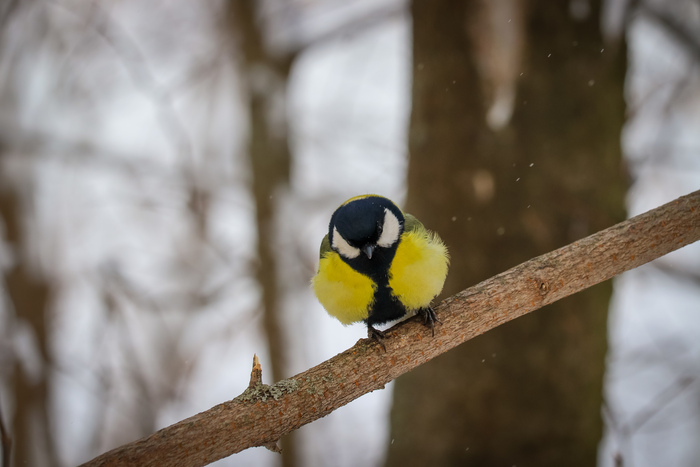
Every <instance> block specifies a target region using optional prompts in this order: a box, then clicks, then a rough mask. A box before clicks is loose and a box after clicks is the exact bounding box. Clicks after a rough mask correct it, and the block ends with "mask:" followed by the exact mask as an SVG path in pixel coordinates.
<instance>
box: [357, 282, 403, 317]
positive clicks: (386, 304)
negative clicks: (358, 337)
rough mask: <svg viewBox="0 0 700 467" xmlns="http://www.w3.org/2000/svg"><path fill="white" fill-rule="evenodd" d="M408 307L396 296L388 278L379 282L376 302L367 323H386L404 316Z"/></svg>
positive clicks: (375, 297)
mask: <svg viewBox="0 0 700 467" xmlns="http://www.w3.org/2000/svg"><path fill="white" fill-rule="evenodd" d="M405 314H406V308H405V307H404V306H403V305H402V304H401V302H400V301H399V300H398V299H397V298H396V297H394V295H393V294H392V293H391V289H390V288H389V284H388V280H386V281H381V282H380V283H379V284H378V287H377V291H376V292H375V294H374V303H373V304H372V308H371V310H370V312H369V318H367V319H366V320H365V322H366V323H367V324H370V325H374V324H384V323H387V322H389V321H393V320H395V319H399V318H403V316H404V315H405Z"/></svg>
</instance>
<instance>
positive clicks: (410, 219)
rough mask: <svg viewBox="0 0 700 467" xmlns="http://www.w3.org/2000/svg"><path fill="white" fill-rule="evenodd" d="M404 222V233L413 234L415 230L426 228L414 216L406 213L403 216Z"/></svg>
mask: <svg viewBox="0 0 700 467" xmlns="http://www.w3.org/2000/svg"><path fill="white" fill-rule="evenodd" d="M403 217H404V221H403V231H404V232H413V231H414V230H425V227H424V226H423V224H422V223H421V221H419V220H418V219H416V218H415V217H414V216H412V215H411V214H408V213H404V215H403Z"/></svg>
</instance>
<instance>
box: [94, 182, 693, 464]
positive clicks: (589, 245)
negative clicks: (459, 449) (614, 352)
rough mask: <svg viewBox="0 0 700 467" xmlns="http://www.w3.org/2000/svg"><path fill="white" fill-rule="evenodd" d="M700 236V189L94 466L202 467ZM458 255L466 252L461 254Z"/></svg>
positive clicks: (267, 440) (269, 441)
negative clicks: (430, 324) (429, 322)
mask: <svg viewBox="0 0 700 467" xmlns="http://www.w3.org/2000/svg"><path fill="white" fill-rule="evenodd" d="M699 239H700V191H696V192H694V193H691V194H689V195H687V196H683V197H681V198H678V199H677V200H675V201H672V202H670V203H668V204H665V205H663V206H661V207H659V208H656V209H653V210H651V211H648V212H646V213H644V214H641V215H639V216H637V217H634V218H632V219H628V220H627V221H625V222H621V223H619V224H617V225H614V226H612V227H610V228H608V229H605V230H603V231H600V232H598V233H595V234H593V235H591V236H589V237H586V238H584V239H582V240H579V241H577V242H574V243H572V244H570V245H567V246H565V247H563V248H560V249H558V250H555V251H552V252H550V253H547V254H545V255H542V256H539V257H537V258H534V259H532V260H530V261H527V262H525V263H523V264H520V265H519V266H516V267H514V268H512V269H509V270H508V271H505V272H503V273H501V274H499V275H497V276H494V277H492V278H490V279H487V280H485V281H483V282H481V283H480V284H477V285H475V286H473V287H470V288H468V289H466V290H464V291H462V292H460V293H458V294H456V295H454V296H452V297H450V298H448V299H447V300H445V301H443V302H442V303H441V304H440V305H439V306H438V307H437V312H438V314H439V316H440V319H441V320H442V326H440V327H439V328H438V329H437V332H436V335H435V337H431V336H430V331H429V330H427V329H426V328H425V327H424V326H423V325H422V324H420V323H419V322H418V321H417V320H415V319H412V320H408V321H404V322H403V323H400V324H398V325H396V326H394V327H393V328H391V329H390V330H389V331H388V335H389V336H390V337H389V338H388V339H387V340H386V341H385V344H386V347H387V352H383V351H382V350H381V348H380V347H379V346H378V345H377V344H376V343H374V342H372V341H368V340H366V339H362V340H360V341H359V342H358V343H357V344H355V346H353V347H352V348H350V349H348V350H346V351H345V352H343V353H341V354H338V355H336V356H335V357H333V358H331V359H330V360H327V361H325V362H323V363H321V364H320V365H318V366H316V367H314V368H311V369H309V370H307V371H305V372H303V373H300V374H298V375H296V376H294V377H292V378H289V379H286V380H282V381H280V382H278V383H276V384H274V385H272V386H268V385H264V384H262V383H257V384H255V385H254V386H253V387H249V388H248V389H246V391H245V392H243V394H241V395H240V396H238V397H236V398H235V399H233V400H231V401H228V402H224V403H223V404H219V405H217V406H215V407H213V408H211V409H209V410H207V411H206V412H202V413H199V414H197V415H195V416H193V417H190V418H188V419H186V420H183V421H181V422H178V423H175V424H174V425H171V426H169V427H167V428H163V429H162V430H160V431H158V432H156V433H155V434H153V435H151V436H148V437H146V438H143V439H140V440H138V441H135V442H133V443H129V444H126V445H124V446H121V447H119V448H117V449H114V450H112V451H110V452H107V453H106V454H103V455H101V456H99V457H97V458H95V459H93V460H92V461H90V462H88V463H86V464H84V465H85V466H103V465H110V466H122V465H124V466H126V465H143V466H155V465H158V466H171V465H178V466H185V465H187V466H199V465H206V464H208V463H210V462H213V461H215V460H218V459H221V458H224V457H226V456H229V455H231V454H233V453H236V452H239V451H242V450H244V449H247V448H249V447H253V446H265V445H268V446H269V445H273V443H275V442H276V441H277V440H279V439H280V437H281V436H283V435H284V434H286V433H289V432H291V431H293V430H295V429H297V428H299V427H301V426H303V425H305V424H307V423H310V422H312V421H314V420H316V419H318V418H321V417H323V416H325V415H328V414H329V413H331V412H332V411H334V410H335V409H337V408H339V407H342V406H343V405H345V404H347V403H349V402H351V401H352V400H354V399H357V398H358V397H360V396H362V395H363V394H366V393H368V392H371V391H374V390H377V389H382V388H383V387H384V385H385V384H386V383H388V382H389V381H391V380H393V379H395V378H396V377H398V376H400V375H402V374H404V373H406V372H408V371H410V370H412V369H413V368H415V367H417V366H418V365H421V364H423V363H425V362H427V361H429V360H431V359H432V358H434V357H436V356H438V355H440V354H442V353H444V352H446V351H448V350H449V349H451V348H453V347H456V346H457V345H459V344H461V343H463V342H465V341H467V340H469V339H472V338H473V337H476V336H478V335H479V334H482V333H484V332H486V331H488V330H490V329H492V328H494V327H496V326H499V325H501V324H504V323H506V322H508V321H511V320H513V319H515V318H517V317H519V316H522V315H524V314H526V313H529V312H531V311H534V310H536V309H538V308H541V307H543V306H545V305H548V304H550V303H552V302H555V301H557V300H560V299H562V298H564V297H567V296H569V295H571V294H574V293H576V292H579V291H581V290H584V289H586V288H588V287H591V286H593V285H595V284H598V283H600V282H603V281H605V280H607V279H610V278H611V277H613V276H615V275H617V274H620V273H622V272H625V271H628V270H630V269H633V268H636V267H638V266H641V265H642V264H645V263H647V262H649V261H652V260H654V259H656V258H658V257H660V256H663V255H665V254H667V253H669V252H671V251H674V250H676V249H678V248H681V247H683V246H685V245H688V244H690V243H693V242H695V241H697V240H699ZM455 260H457V259H455Z"/></svg>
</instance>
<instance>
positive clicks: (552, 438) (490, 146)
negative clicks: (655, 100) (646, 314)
mask: <svg viewBox="0 0 700 467" xmlns="http://www.w3.org/2000/svg"><path fill="white" fill-rule="evenodd" d="M479 5H480V4H479V3H478V2H474V1H472V2H464V1H460V0H453V1H444V2H431V1H429V0H414V2H413V5H412V12H413V32H414V63H413V110H412V115H411V123H410V125H411V127H410V142H409V145H410V152H411V160H410V165H409V175H408V202H407V210H408V211H409V212H411V213H413V214H415V215H417V216H418V217H419V218H420V219H422V220H423V221H424V223H425V224H426V226H428V227H429V228H432V229H435V230H436V231H438V232H439V233H440V235H441V236H442V238H443V239H444V240H445V241H446V243H447V244H448V246H449V247H450V251H451V256H452V266H451V271H450V276H449V277H448V282H447V284H446V288H445V291H444V292H445V294H446V295H447V294H452V293H454V292H456V291H457V290H460V289H462V288H464V287H466V286H469V285H472V284H475V283H477V282H479V281H481V280H483V279H485V278H487V277H489V276H491V275H493V274H496V273H498V272H501V271H504V270H506V269H507V268H509V267H512V266H514V265H516V264H518V263H520V262H522V261H524V260H527V259H529V258H532V257H534V256H536V255H539V254H542V253H544V252H546V251H549V250H552V249H555V248H557V247H560V246H562V245H564V244H566V243H569V242H571V241H573V240H576V239H578V238H581V237H583V236H585V235H588V234H590V233H592V232H594V231H597V230H599V229H602V228H604V227H607V226H609V225H612V224H613V223H615V222H617V221H619V220H621V219H623V217H624V211H623V195H624V189H625V184H624V182H623V175H622V169H621V154H620V132H621V129H622V124H623V120H624V103H623V92H622V91H623V80H624V72H625V66H626V63H625V60H624V57H621V56H619V55H617V56H615V55H614V54H612V53H610V52H607V53H603V50H602V49H603V47H604V46H603V44H602V38H601V34H600V31H599V23H600V1H592V2H590V3H585V5H583V7H586V6H588V7H590V10H589V11H588V12H587V13H586V11H585V9H584V10H582V11H579V12H578V13H581V14H580V15H579V19H576V20H575V19H573V18H572V16H571V14H570V13H571V12H570V9H569V2H547V1H545V0H539V1H532V2H529V3H528V4H527V5H526V6H524V8H526V10H525V11H524V12H523V15H524V16H523V17H522V18H523V20H524V37H525V44H524V59H523V65H522V70H521V71H522V73H523V74H522V75H521V77H520V78H519V80H518V87H517V97H516V101H515V102H516V105H515V110H514V114H513V118H512V120H511V123H510V125H509V126H508V127H506V128H505V129H503V130H501V131H500V132H498V133H494V132H493V131H492V130H491V129H489V127H487V126H486V123H485V118H484V116H485V113H486V103H485V102H486V99H485V98H484V92H483V91H482V90H483V89H485V88H484V86H483V85H482V82H481V81H480V80H479V74H478V73H477V65H476V63H477V61H476V60H475V57H474V54H473V50H474V45H473V41H470V40H469V38H470V37H471V38H474V39H476V40H477V41H478V40H482V39H483V38H480V37H479V36H478V35H476V34H471V35H467V32H466V29H467V24H468V21H469V19H471V18H474V17H475V15H476V14H477V13H478V12H477V11H476V9H477V8H478V6H479ZM502 20H503V21H508V20H509V18H502ZM513 21H517V18H513ZM620 50H622V48H620ZM610 292H611V285H610V283H606V284H603V285H601V286H597V287H593V288H592V289H589V290H587V291H585V292H582V293H579V294H577V295H575V296H572V297H570V298H568V299H565V300H562V301H561V302H557V303H556V304H553V305H550V306H548V307H547V308H545V309H544V310H541V311H538V312H536V313H533V314H531V315H527V316H525V317H523V318H520V319H518V320H516V321H514V322H512V323H509V324H506V325H504V326H501V327H499V328H497V329H495V330H493V331H490V332H489V333H487V334H486V335H483V336H481V337H479V338H477V339H474V340H472V341H470V342H467V343H466V344H464V345H463V346H461V347H459V348H457V349H455V350H454V351H452V352H449V353H447V354H445V355H443V356H441V357H439V358H437V359H435V360H434V361H432V362H430V363H429V364H427V365H424V366H422V367H420V368H418V369H417V370H415V371H413V372H411V373H409V374H407V375H405V376H403V377H401V378H399V380H398V381H397V383H396V386H395V398H394V406H393V409H392V418H391V423H392V428H391V429H392V434H391V438H392V444H391V445H390V448H389V455H388V459H387V464H388V465H390V466H391V465H397V466H399V465H400V466H406V465H409V466H410V465H421V466H424V465H425V466H429V465H441V466H442V465H478V466H490V465H500V466H503V465H509V466H510V465H515V464H517V465H530V466H535V465H536V466H547V465H552V466H562V465H567V466H577V465H581V466H590V465H595V463H596V453H597V446H598V442H599V440H600V437H601V433H602V422H601V419H600V412H601V402H602V380H603V369H604V358H605V351H606V319H607V304H608V300H609V297H610Z"/></svg>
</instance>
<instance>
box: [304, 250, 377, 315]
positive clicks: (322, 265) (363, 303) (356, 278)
mask: <svg viewBox="0 0 700 467" xmlns="http://www.w3.org/2000/svg"><path fill="white" fill-rule="evenodd" d="M311 284H312V286H313V289H314V292H315V293H316V296H317V297H318V300H319V301H320V302H321V305H323V307H324V308H325V309H326V311H327V312H328V314H329V315H331V316H333V317H335V318H337V319H338V321H340V322H341V323H343V324H346V325H347V324H351V323H356V322H358V321H362V320H365V319H367V316H368V315H369V309H370V306H371V305H372V302H373V301H374V293H375V291H376V289H377V286H376V284H375V283H374V282H373V281H372V279H370V278H369V277H367V276H365V275H363V274H360V273H359V272H357V271H355V270H354V269H353V268H351V267H350V266H348V264H347V263H345V262H344V261H343V260H342V259H340V256H338V254H337V253H336V252H334V251H331V252H328V253H326V254H325V255H324V256H323V258H321V261H320V262H319V265H318V273H317V274H316V276H314V278H313V279H312V280H311Z"/></svg>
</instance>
